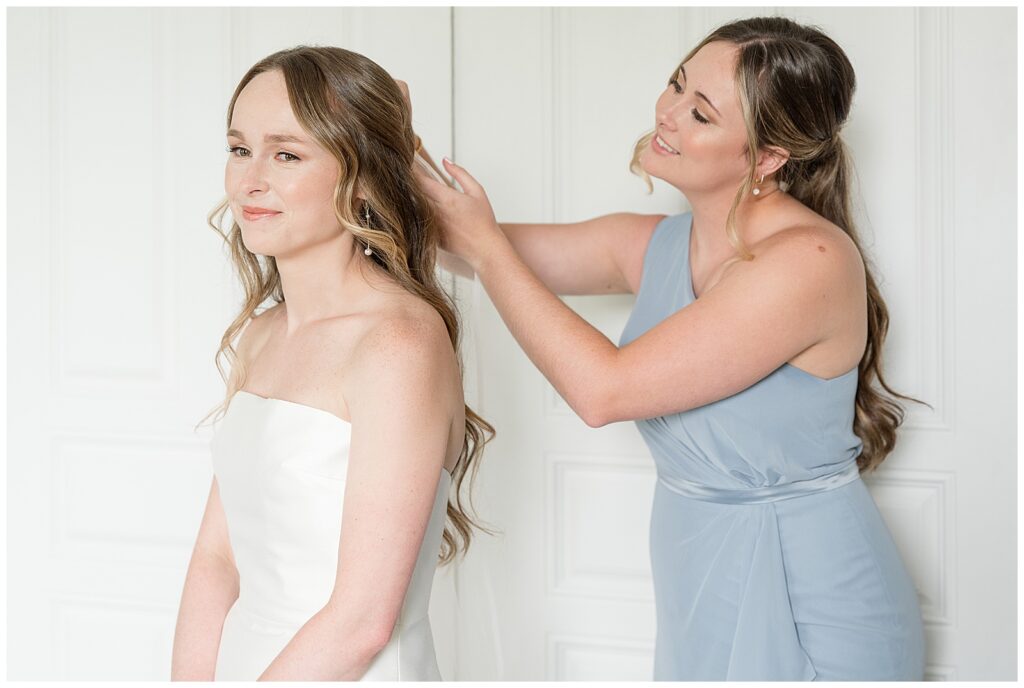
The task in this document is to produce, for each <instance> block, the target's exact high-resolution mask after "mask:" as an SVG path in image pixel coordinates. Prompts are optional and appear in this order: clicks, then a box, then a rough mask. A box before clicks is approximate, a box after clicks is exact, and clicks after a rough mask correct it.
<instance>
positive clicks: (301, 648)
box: [257, 604, 390, 681]
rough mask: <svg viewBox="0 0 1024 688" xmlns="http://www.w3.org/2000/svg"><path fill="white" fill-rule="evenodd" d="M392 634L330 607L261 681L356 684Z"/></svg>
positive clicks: (295, 639)
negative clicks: (347, 682) (354, 681)
mask: <svg viewBox="0 0 1024 688" xmlns="http://www.w3.org/2000/svg"><path fill="white" fill-rule="evenodd" d="M389 639H390V631H387V632H385V631H384V630H383V629H377V628H376V627H375V626H374V625H373V623H371V622H369V621H363V622H358V621H356V620H355V619H353V618H351V616H350V615H342V614H340V613H339V612H338V611H337V610H336V609H334V608H332V607H331V605H330V604H328V605H327V606H326V607H324V608H323V609H321V610H320V611H319V612H317V613H316V614H314V615H313V616H312V617H311V618H310V619H309V621H307V622H306V623H305V624H303V626H302V628H300V629H299V630H298V632H297V633H296V634H295V636H294V637H293V638H292V639H291V640H290V641H288V644H287V645H285V647H284V649H283V650H281V652H280V653H279V654H278V655H277V657H275V658H274V661H272V662H271V663H270V666H268V667H267V668H266V669H265V670H264V671H263V673H262V674H260V677H259V679H257V680H259V681H353V680H356V679H359V678H362V676H363V674H365V673H366V670H367V669H368V668H369V667H370V664H371V663H372V662H373V660H374V658H375V657H376V656H377V655H378V654H379V653H380V651H381V650H382V649H384V647H385V646H386V645H387V642H388V640H389Z"/></svg>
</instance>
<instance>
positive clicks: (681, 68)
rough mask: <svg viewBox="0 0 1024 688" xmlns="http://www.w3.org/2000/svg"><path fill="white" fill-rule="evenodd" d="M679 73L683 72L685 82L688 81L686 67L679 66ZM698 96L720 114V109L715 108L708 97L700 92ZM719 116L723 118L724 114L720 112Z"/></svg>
mask: <svg viewBox="0 0 1024 688" xmlns="http://www.w3.org/2000/svg"><path fill="white" fill-rule="evenodd" d="M679 71H680V72H682V74H683V80H684V81H685V80H686V67H684V66H682V65H679ZM696 95H697V97H698V98H703V99H704V102H706V103H707V104H708V105H710V106H711V109H712V110H714V111H715V112H718V108H716V107H715V104H714V103H712V102H711V101H710V100H709V99H708V97H707V96H706V95H704V94H703V93H701V92H700V91H697V93H696ZM718 116H719V117H721V116H722V113H721V112H718Z"/></svg>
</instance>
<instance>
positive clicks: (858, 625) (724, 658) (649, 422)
mask: <svg viewBox="0 0 1024 688" xmlns="http://www.w3.org/2000/svg"><path fill="white" fill-rule="evenodd" d="M691 225H692V216H691V215H690V213H684V214H681V215H675V216H670V217H666V218H665V219H663V220H662V221H661V222H660V223H659V224H658V226H657V227H656V228H655V230H654V233H653V235H652V236H651V239H650V243H649V244H648V247H647V251H646V254H645V257H644V265H643V276H642V280H641V286H640V290H639V292H638V294H637V299H636V304H635V306H634V308H633V311H632V313H631V315H630V318H629V321H628V322H627V324H626V327H625V330H624V331H623V334H622V337H621V339H620V342H619V344H620V346H623V347H624V346H627V345H628V344H629V343H630V342H632V341H634V340H635V339H637V338H638V337H640V336H641V335H643V334H644V333H645V332H647V331H648V330H650V329H651V328H653V327H655V326H657V325H658V323H660V322H662V321H663V320H665V319H666V318H668V317H670V316H671V315H672V314H674V313H676V312H678V311H679V310H681V309H683V308H685V307H686V306H688V305H689V304H691V303H693V302H694V301H695V300H696V297H695V295H694V292H693V284H692V277H691V274H690V262H689V246H690V230H691ZM857 373H858V370H857V368H856V367H855V368H853V369H851V370H849V371H847V372H846V373H844V374H842V375H839V376H837V377H834V378H831V379H827V380H826V379H822V378H819V377H817V376H814V375H812V374H810V373H807V372H806V371H803V370H801V369H799V368H796V367H794V366H792V365H790V364H788V363H787V364H784V365H783V366H781V367H779V368H778V369H776V370H775V371H773V372H772V373H771V374H769V375H767V376H766V377H764V378H762V379H761V380H759V381H758V382H756V383H755V384H753V385H751V386H750V387H748V388H747V389H744V390H742V391H740V392H738V393H737V394H734V395H731V396H729V397H726V398H724V399H720V400H718V401H716V402H713V403H710V404H707V405H705V406H701V407H699V408H695V409H691V410H689V411H684V412H682V413H676V414H670V415H666V416H659V417H655V418H648V419H643V420H640V421H637V427H638V429H639V431H640V433H641V435H642V436H643V438H644V441H645V442H646V443H647V445H648V447H649V448H650V450H651V453H652V455H653V457H654V461H655V464H656V467H657V474H658V481H657V484H656V487H655V494H654V502H653V505H652V511H651V530H650V552H651V565H652V577H653V582H654V591H655V609H656V614H657V637H656V642H655V661H654V663H655V669H654V677H655V679H667V680H765V681H768V680H812V679H813V680H922V678H923V673H924V631H923V624H922V620H921V613H920V607H919V602H918V597H917V592H916V589H915V587H914V584H913V582H912V580H911V579H910V576H909V575H908V573H907V570H906V568H905V566H904V563H903V561H902V559H901V557H900V554H899V552H898V551H897V549H896V546H895V543H894V542H893V540H892V537H891V535H890V533H889V530H888V529H887V527H886V525H885V522H884V521H883V520H882V517H881V514H880V513H879V512H878V509H877V507H876V505H875V503H874V501H873V500H872V498H871V495H870V493H869V492H868V491H867V488H866V487H865V485H864V482H863V480H861V479H860V475H859V471H858V469H857V465H856V458H857V456H858V455H859V454H860V452H861V449H862V443H861V441H860V439H859V438H858V437H857V436H856V435H855V434H854V433H853V419H854V398H855V394H856V391H857V384H858V375H857ZM679 384H680V385H685V384H687V381H686V380H680V381H679Z"/></svg>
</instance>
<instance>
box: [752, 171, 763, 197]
mask: <svg viewBox="0 0 1024 688" xmlns="http://www.w3.org/2000/svg"><path fill="white" fill-rule="evenodd" d="M757 183H758V184H764V175H763V174H762V175H761V179H760V180H758V182H757ZM750 193H752V194H754V195H755V196H760V195H761V187H760V186H756V185H755V186H754V188H753V190H751V192H750Z"/></svg>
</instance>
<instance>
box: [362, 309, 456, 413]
mask: <svg viewBox="0 0 1024 688" xmlns="http://www.w3.org/2000/svg"><path fill="white" fill-rule="evenodd" d="M344 384H345V386H346V387H347V388H348V389H346V390H345V392H346V393H345V397H346V398H348V399H351V398H355V397H356V396H365V395H366V390H368V389H381V388H390V389H392V390H395V387H396V386H401V387H402V388H403V389H402V392H408V393H409V394H411V395H413V396H417V397H423V396H424V395H425V398H424V399H423V401H424V402H429V403H433V404H435V405H439V406H442V407H449V408H450V409H452V410H453V412H454V410H455V409H461V407H462V380H461V375H460V372H459V365H458V359H457V357H456V355H455V351H454V348H453V347H452V342H451V338H450V337H449V336H448V330H447V327H446V326H445V322H444V319H443V318H442V317H441V315H440V314H439V313H438V312H437V311H436V310H435V309H434V308H433V307H432V306H430V305H429V304H427V303H423V302H420V304H413V305H412V306H409V305H408V304H403V305H402V306H401V307H396V308H387V309H385V310H383V311H382V312H381V313H379V314H377V315H375V316H374V318H373V321H372V322H371V323H368V324H367V326H366V327H365V329H364V330H363V332H362V334H361V336H360V337H359V341H358V342H357V343H356V344H355V346H354V348H353V350H352V355H351V357H350V358H349V360H348V364H347V372H346V375H345V383H344ZM396 391H397V390H396Z"/></svg>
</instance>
